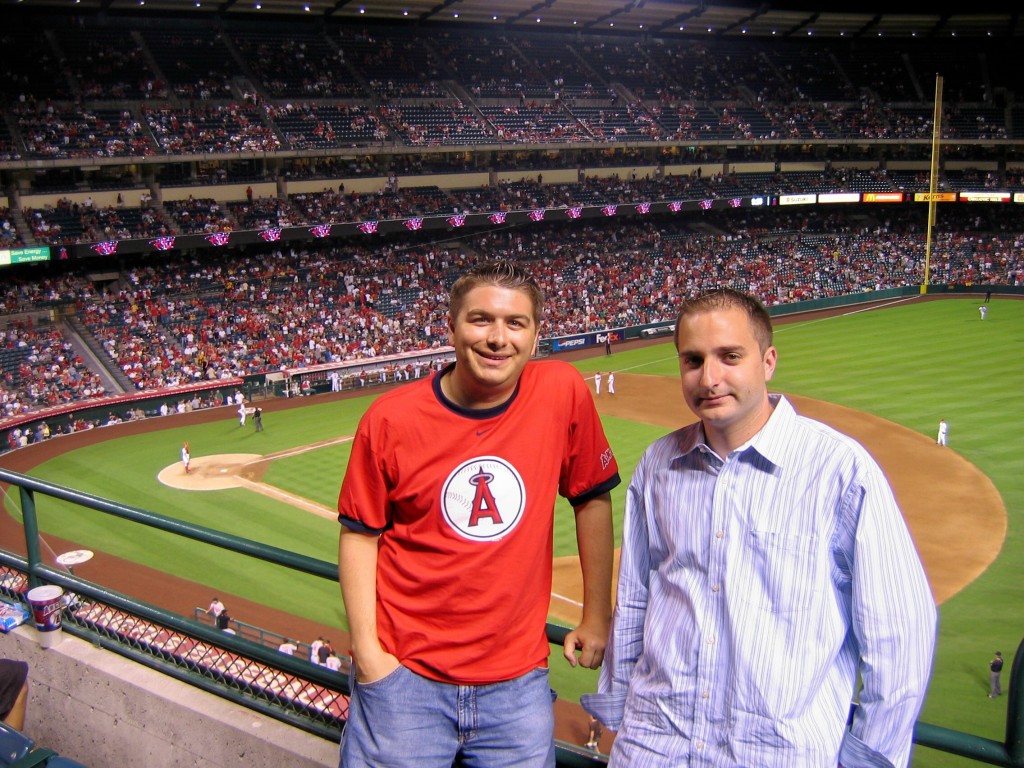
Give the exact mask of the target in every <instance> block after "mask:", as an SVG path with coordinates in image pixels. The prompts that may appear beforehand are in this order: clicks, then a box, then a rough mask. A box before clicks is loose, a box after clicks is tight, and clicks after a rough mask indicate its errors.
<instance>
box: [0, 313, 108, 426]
mask: <svg viewBox="0 0 1024 768" xmlns="http://www.w3.org/2000/svg"><path fill="white" fill-rule="evenodd" d="M0 345H2V348H0V360H2V361H3V362H2V373H0V376H2V380H0V381H2V392H0V401H2V413H3V415H4V416H5V417H6V416H19V415H21V414H24V413H28V412H30V411H35V410H39V409H40V408H47V407H52V406H57V405H64V404H67V403H70V402H74V401H79V400H89V399H92V398H96V397H101V396H102V395H104V394H105V393H106V391H107V390H106V388H105V387H104V385H103V381H102V377H101V376H100V374H99V373H97V372H96V371H94V370H92V369H91V368H90V367H89V366H88V365H87V364H86V363H85V361H84V360H83V359H82V357H81V356H80V355H79V354H77V353H76V352H75V350H74V347H73V346H72V344H71V342H70V341H69V340H68V339H67V338H65V336H64V334H63V333H62V332H61V330H60V328H59V327H57V326H49V327H46V328H42V327H37V326H34V325H33V324H32V323H31V322H30V321H26V320H18V321H13V322H11V323H9V324H8V326H7V328H6V329H4V330H3V331H2V332H0Z"/></svg>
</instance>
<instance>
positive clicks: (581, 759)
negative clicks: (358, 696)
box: [0, 469, 1024, 768]
mask: <svg viewBox="0 0 1024 768" xmlns="http://www.w3.org/2000/svg"><path fill="white" fill-rule="evenodd" d="M0 483H4V484H9V485H12V486H15V487H17V488H18V489H19V494H20V500H21V512H22V519H23V525H24V532H25V551H26V553H27V557H25V558H22V557H19V556H18V555H16V554H13V553H11V552H7V551H5V550H2V549H0V565H7V566H10V567H13V568H16V569H19V570H23V571H24V572H25V573H27V574H28V580H29V584H30V585H32V586H35V585H39V584H57V585H58V586H61V587H63V588H65V590H67V591H69V592H72V593H74V594H76V595H78V596H80V597H81V596H84V597H86V598H88V599H90V600H94V601H96V602H98V603H101V604H104V605H108V606H112V607H114V608H116V609H117V610H120V611H124V612H125V613H128V614H131V615H132V616H134V617H138V618H139V619H142V620H143V621H148V622H153V623H154V624H156V625H159V626H161V627H164V628H167V629H168V630H170V631H174V632H179V633H181V634H183V635H187V636H190V637H193V638H196V639H197V640H199V641H202V642H203V643H208V644H210V645H211V646H217V647H220V648H224V649H228V650H230V651H232V652H234V653H237V654H239V655H241V656H244V657H245V658H247V659H253V660H255V661H256V662H259V663H261V664H266V665H268V666H269V667H272V668H274V669H278V670H282V671H283V672H286V673H288V674H292V675H295V676H296V677H298V678H301V679H302V680H305V681H309V682H310V683H314V684H316V685H318V686H323V688H325V689H328V690H331V691H337V692H339V693H341V694H344V695H345V696H347V695H348V694H349V693H350V690H349V684H348V679H347V676H344V675H339V674H338V673H335V672H332V671H330V670H328V669H326V668H324V667H320V666H319V665H316V664H312V663H310V662H309V661H307V660H306V659H303V658H300V657H293V656H288V655H286V654H282V653H279V652H278V651H277V650H276V649H270V648H267V647H266V646H265V645H263V644H261V643H259V642H255V641H252V640H247V639H245V638H244V637H239V636H236V635H231V634H229V633H225V632H223V631H221V630H218V629H216V628H213V627H210V626H209V625H207V624H204V623H203V622H201V621H196V620H194V619H189V618H186V617H184V616H180V615H178V614H175V613H171V612H169V611H166V610H164V609H162V608H159V607H157V606H154V605H151V604H149V603H146V602H143V601H140V600H137V599H135V598H133V597H132V596H130V595H124V594H122V593H119V592H114V591H112V590H109V589H106V588H105V587H103V586H101V585H98V584H95V583H93V582H90V581H87V580H85V579H82V578H80V577H77V576H75V575H74V574H70V573H66V572H64V571H63V570H59V569H56V568H53V567H51V566H49V565H46V564H45V563H43V562H42V560H41V557H40V551H39V543H38V542H39V537H38V534H39V528H38V519H37V516H36V505H35V496H34V494H35V493H41V494H43V495H46V496H50V497H53V498H58V499H62V500H64V501H68V502H70V503H72V504H77V505H80V506H83V507H86V508H88V509H93V510H96V511H99V512H104V513H106V514H110V515H113V516H115V517H119V518H121V519H124V520H128V521H131V522H135V523H138V524H140V525H146V526H149V527H152V528H157V529H159V530H163V531H166V532H169V533H172V534H175V535H178V536H185V537H187V538H190V539H193V540H195V541H200V542H203V543H206V544H210V545H212V546H216V547H220V548H222V549H227V550H230V551H232V552H236V553H239V554H242V555H246V556H249V557H257V558H259V559H261V560H264V561H267V562H270V563H274V564H276V565H279V566H282V567H284V568H288V569H291V570H296V571H300V572H302V573H306V574H310V575H313V576H318V577H320V578H324V579H328V580H332V581H337V579H338V568H337V565H336V564H334V563H330V562H327V561H323V560H318V559H316V558H311V557H307V556H305V555H300V554H297V553H295V552H290V551H288V550H284V549H280V548H278V547H273V546H269V545H266V544H262V543H260V542H256V541H251V540H249V539H244V538H241V537H238V536H232V535H230V534H226V533H222V532H220V531H216V530H214V529H212V528H206V527H204V526H201V525H196V524H193V523H187V522H183V521H181V520H177V519H174V518H171V517H167V516H165V515H161V514H158V513H155V512H148V511H146V510H142V509H139V508H137V507H131V506H128V505H125V504H120V503H118V502H113V501H110V500H108V499H104V498H102V497H99V496H95V495H93V494H90V493H84V492H81V491H76V490H74V489H71V488H66V487H63V486H60V485H56V484H54V483H50V482H48V481H45V480H39V479H36V478H33V477H30V476H28V475H24V474H21V473H19V472H12V471H10V470H7V469H0ZM65 630H66V631H68V632H69V633H70V634H74V635H80V636H83V637H89V639H91V640H93V641H95V640H96V638H95V636H94V635H91V634H90V633H89V631H88V629H86V628H85V627H83V626H81V625H79V624H76V623H75V622H73V621H72V622H68V623H67V624H65ZM568 632H569V629H568V628H566V627H562V626H558V625H556V624H551V623H548V624H547V637H548V641H549V642H551V643H552V644H555V645H562V644H563V643H564V640H565V637H566V635H567V634H568ZM100 643H101V645H103V646H104V647H107V648H109V649H110V650H114V651H116V652H118V653H122V654H124V655H126V656H129V657H131V658H134V659H136V660H138V661H140V662H141V663H144V664H148V665H150V666H153V667H155V668H158V669H161V670H162V671H165V672H168V673H169V674H175V675H176V676H178V677H179V678H181V679H187V680H188V682H191V683H192V684H194V685H198V686H199V687H202V688H205V689H207V690H211V691H213V692H215V693H217V694H218V695H221V696H225V697H226V698H230V699H233V700H235V701H238V702H239V703H241V704H243V705H245V706H250V707H252V708H254V709H258V710H260V711H264V712H266V713H268V714H270V715H271V716H275V717H278V718H279V719H282V720H284V721H286V722H289V723H292V724H293V725H296V726H297V727H300V728H303V729H304V730H308V731H310V732H313V733H318V734H320V735H322V736H324V737H325V738H335V739H337V738H338V737H339V736H340V728H339V729H332V728H331V727H329V726H325V725H324V724H322V723H320V724H317V723H311V722H307V721H304V720H303V719H302V718H301V717H300V716H298V715H296V714H295V713H294V712H287V711H286V712H282V711H281V709H280V708H279V707H274V706H271V705H268V704H264V703H261V702H259V701H258V700H256V701H254V700H252V699H250V698H247V697H246V696H244V695H242V693H240V692H239V691H237V690H234V691H232V690H230V689H228V688H225V687H223V686H218V685H215V684H214V683H213V682H211V681H210V680H209V679H203V678H201V677H199V678H197V677H196V676H195V674H194V672H195V670H190V672H191V673H192V675H191V676H189V675H185V674H184V673H182V672H181V671H180V670H173V669H169V668H168V666H167V665H166V664H163V663H160V662H159V661H154V659H153V658H152V657H150V656H146V655H145V654H143V653H140V652H139V649H138V648H137V647H135V648H133V647H131V646H129V645H121V644H119V643H117V642H116V641H114V640H113V639H111V638H109V637H107V638H103V639H101V641H100ZM1022 690H1024V640H1022V641H1021V644H1020V646H1019V647H1018V649H1017V653H1016V655H1015V656H1014V660H1013V665H1012V668H1011V670H1010V675H1009V681H1008V692H1007V696H1008V700H1007V719H1006V736H1005V740H1004V741H1003V742H1001V743H1000V742H998V741H995V740H993V739H988V738H984V737H982V736H978V735H975V734H971V733H966V732H963V731H958V730H955V729H950V728H945V727H942V726H937V725H931V724H929V723H922V722H920V721H919V722H918V723H917V724H916V725H915V728H914V742H915V743H916V744H918V745H920V746H924V747H929V748H932V749H936V750H939V751H942V752H948V753H951V754H955V755H960V756H962V757H966V758H969V759H971V760H975V761H978V762H983V763H988V764H990V765H998V766H1005V768H1024V699H1022V697H1021V695H1020V692H1021V691H1022ZM556 756H557V761H558V765H559V766H571V767H572V768H577V767H579V766H593V765H595V764H598V765H599V764H604V763H605V762H606V760H607V758H606V757H605V756H603V755H598V754H595V753H592V752H589V751H587V750H582V749H580V748H578V747H575V746H573V745H569V744H563V743H561V742H557V743H556Z"/></svg>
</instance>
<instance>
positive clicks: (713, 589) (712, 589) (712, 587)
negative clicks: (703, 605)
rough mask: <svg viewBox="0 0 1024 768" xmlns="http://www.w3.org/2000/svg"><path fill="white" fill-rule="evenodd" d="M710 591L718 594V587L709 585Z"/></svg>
mask: <svg viewBox="0 0 1024 768" xmlns="http://www.w3.org/2000/svg"><path fill="white" fill-rule="evenodd" d="M711 591H712V592H718V585H717V584H712V585H711Z"/></svg>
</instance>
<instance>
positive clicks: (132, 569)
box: [0, 297, 1024, 768]
mask: <svg viewBox="0 0 1024 768" xmlns="http://www.w3.org/2000/svg"><path fill="white" fill-rule="evenodd" d="M978 304H979V299H978V298H977V297H967V298H944V299H942V300H940V301H929V300H923V299H922V298H919V297H910V298H904V299H900V300H894V301H892V302H889V303H888V304H886V305H884V306H875V307H872V308H870V309H868V308H861V309H856V308H849V309H847V310H844V312H843V313H842V314H838V315H829V316H824V315H820V316H818V315H816V316H804V317H799V316H798V317H794V318H788V319H786V320H785V322H780V324H779V325H778V326H777V328H776V346H777V347H778V349H779V365H778V370H777V372H776V376H775V380H774V382H773V383H772V387H771V388H772V389H773V390H774V391H779V392H784V393H786V394H787V395H790V396H791V397H792V399H793V400H794V403H795V404H796V406H797V409H798V410H800V411H801V412H803V413H806V414H807V415H810V416H813V417H815V418H818V419H820V420H822V421H825V422H827V423H830V424H832V425H834V426H836V427H837V428H840V429H842V430H843V431H846V432H848V433H850V434H852V435H854V436H855V437H857V438H858V439H859V440H860V441H861V442H862V443H864V444H865V445H866V446H867V447H868V449H869V450H870V451H871V452H872V453H873V454H874V455H875V457H876V458H877V459H878V460H879V462H880V463H881V464H882V466H883V468H884V469H885V471H886V473H887V475H888V476H889V478H890V480H891V482H892V484H893V487H894V489H895V491H896V495H897V498H898V499H899V501H900V504H901V506H902V507H903V509H904V513H905V515H906V517H907V519H908V522H909V524H910V527H911V531H912V533H913V535H914V538H915V541H916V542H917V545H918V548H919V550H920V551H921V554H922V558H923V559H924V562H925V566H926V569H927V571H928V575H929V579H930V581H931V583H932V587H933V591H934V592H935V597H936V600H937V601H938V602H939V603H940V604H941V609H940V638H939V646H938V651H937V655H936V665H935V672H934V674H933V678H932V683H931V687H930V690H929V696H928V701H927V703H926V706H925V710H924V713H923V715H922V719H923V720H925V721H927V722H930V723H934V724H937V725H943V726H946V727H949V728H954V729H957V730H961V731H966V732H970V733H974V734H977V735H981V736H985V737H987V738H993V739H997V740H1002V738H1003V736H1004V725H1005V706H1006V697H1003V698H1001V699H997V700H990V699H988V698H987V695H986V694H987V692H988V667H987V662H988V659H990V658H991V656H992V655H993V653H994V651H996V650H1002V651H1003V654H1004V656H1005V657H1006V658H1007V661H1008V662H1012V656H1013V653H1014V651H1015V650H1016V647H1017V645H1018V643H1019V642H1020V640H1021V637H1022V635H1024V614H1022V612H1021V610H1020V606H1021V605H1022V604H1024V581H1022V579H1021V578H1020V565H1019V563H1020V562H1021V560H1022V556H1024V540H1022V538H1021V534H1020V528H1021V522H1022V516H1024V473H1021V471H1020V466H1021V454H1022V451H1024V440H1022V439H1021V437H1020V430H1021V428H1022V425H1024V301H1015V300H1010V299H998V298H997V299H994V300H993V301H992V302H991V304H990V311H989V313H988V317H987V319H986V320H984V321H982V320H980V318H979V312H978ZM598 354H600V356H598V357H591V358H585V359H581V360H577V361H575V363H576V365H577V366H578V367H579V368H580V370H581V371H582V372H583V373H584V375H585V376H587V377H588V378H592V377H593V373H594V372H595V371H599V370H600V371H605V372H607V371H608V370H614V371H615V372H616V394H615V395H609V394H607V392H602V394H601V395H599V396H596V400H597V403H598V408H599V410H600V412H601V414H602V418H603V420H604V423H605V428H606V430H607V432H608V435H609V438H610V439H611V442H612V446H613V448H614V450H615V452H616V455H617V458H618V461H619V464H620V468H621V469H622V473H623V478H624V480H625V481H628V478H629V476H630V473H631V472H632V469H633V466H634V465H635V463H636V461H637V460H638V459H639V457H640V454H641V453H642V452H643V449H644V448H645V447H646V446H647V445H648V444H649V443H650V442H652V441H653V440H654V439H655V438H657V437H659V436H661V435H662V434H664V433H665V432H666V431H668V430H670V429H673V428H675V427H677V426H680V425H682V424H684V423H686V422H687V421H689V420H690V416H689V414H688V412H687V411H686V408H685V406H684V404H683V403H682V398H681V395H680V393H679V386H678V380H677V377H678V370H677V365H676V358H675V355H674V353H673V350H672V347H671V343H670V342H665V343H657V344H653V345H644V346H633V347H629V346H627V347H623V348H618V349H616V351H615V353H614V354H613V355H612V356H611V357H605V356H604V355H603V354H601V352H600V351H598ZM372 396H373V395H370V396H367V397H356V398H352V397H348V398H340V397H336V396H331V395H323V396H317V397H311V398H298V399H296V400H291V401H283V400H282V401H275V400H268V401H265V402H263V403H261V404H260V405H261V406H262V407H263V409H264V417H263V423H264V426H265V430H264V431H263V432H259V433H257V432H255V431H254V429H253V427H252V424H251V420H250V421H249V423H247V424H246V425H245V426H244V427H242V426H239V424H238V416H237V414H236V413H235V411H234V410H233V409H230V408H227V407H225V408H218V409H214V410H211V411H204V412H196V413H192V414H184V415H181V416H168V417H164V418H162V419H149V420H146V421H144V422H138V423H132V424H125V425H121V426H118V427H112V428H101V429H97V430H92V431H91V432H89V433H80V434H77V435H73V436H70V437H66V438H60V439H55V440H51V441H48V442H47V443H44V444H41V445H38V446H30V447H29V448H28V449H25V450H23V451H20V452H17V453H14V454H8V455H5V456H4V457H2V458H0V465H2V466H4V467H6V468H9V469H13V470H16V471H24V472H28V473H29V474H32V475H33V476H36V477H39V478H42V479H46V480H49V481H52V482H55V483H58V484H60V485H63V486H67V487H71V488H75V489H79V490H82V491H87V492H90V493H94V494H97V495H100V496H103V497H106V498H110V499H113V500H116V501H119V502H123V503H127V504H131V505H133V506H136V507H139V508H142V509H146V510H151V511H154V512H159V513H162V514H166V515H172V516H174V517H177V518H180V519H183V520H187V521H190V522H194V523H197V524H201V525H204V526H207V527H210V528H214V529H217V530H221V531H224V532H227V533H231V534H234V535H237V536H241V537H244V538H247V539H252V540H255V541H259V542H265V543H268V544H273V545H274V546H277V547H281V548H285V549H289V550H292V551H295V552H299V553H302V554H304V555H308V556H311V557H316V558H319V559H322V560H327V561H331V562H334V561H335V560H336V557H337V522H336V521H335V519H334V513H333V511H332V510H333V507H334V503H335V501H336V498H337V493H338V487H339V484H340V481H341V477H342V474H343V472H344V468H345V463H346V461H347V457H348V451H349V444H350V443H349V440H348V438H349V437H350V436H351V435H352V434H353V432H354V430H355V427H356V424H357V422H358V419H359V416H360V415H361V413H362V412H363V411H364V410H365V408H366V405H367V403H368V402H369V399H370V397H372ZM940 418H945V419H946V420H947V421H948V422H949V424H950V431H949V447H948V448H941V447H939V446H937V445H936V444H935V433H936V429H937V426H938V422H939V419H940ZM186 440H187V441H188V442H189V443H190V445H191V449H192V457H193V460H192V472H191V473H190V474H189V475H187V476H186V475H185V474H184V472H183V469H182V467H181V465H180V462H179V461H178V456H179V449H180V447H181V444H182V443H183V442H184V441H186ZM624 491H625V483H624V484H623V485H622V486H620V488H619V489H617V491H616V492H615V493H614V494H613V500H614V504H615V512H616V532H617V533H619V531H620V523H621V512H622V502H623V497H624ZM37 503H38V505H39V514H40V527H41V530H42V531H43V536H44V539H45V547H44V552H47V553H48V554H49V555H50V556H51V557H52V556H53V555H54V554H55V553H59V552H61V551H65V550H66V549H68V548H78V547H87V548H89V549H92V550H94V551H95V552H96V553H97V555H96V557H95V558H94V559H93V560H91V561H90V562H88V563H86V564H84V565H82V566H80V567H78V568H76V573H78V574H79V575H81V576H84V577H85V578H89V579H92V580H95V581H97V582H99V583H101V584H104V585H107V586H109V587H111V588H114V589H117V590H120V591H123V592H127V593H129V594H132V595H134V596H136V597H138V598H140V599H143V600H146V601H148V602H151V603H153V604H156V605H160V606H162V607H165V608H167V609H169V610H173V611H176V612H179V613H184V614H190V613H191V612H192V610H193V608H194V607H197V606H205V605H206V604H207V603H208V602H209V599H210V597H211V596H212V595H213V594H218V595H219V596H220V597H221V599H222V600H224V602H225V603H226V604H227V605H228V608H229V609H230V611H231V613H232V615H233V616H234V617H235V618H236V619H239V620H242V621H245V622H248V623H251V624H256V625H259V626H263V627H265V628H267V629H270V630H272V631H275V632H280V633H282V634H287V635H291V636H294V637H296V638H297V639H299V640H305V641H309V640H312V639H314V638H315V637H316V636H317V635H325V636H328V637H331V638H332V639H333V641H334V644H335V646H336V647H338V648H339V649H344V648H345V647H346V646H345V638H344V629H345V626H346V624H345V617H344V615H343V611H342V606H341V600H340V596H339V592H338V588H337V584H334V583H330V582H326V581H324V580H321V579H316V578H313V577H304V576H300V575H296V574H294V573H290V572H286V571H283V570H281V569H278V568H275V567H274V566H271V565H268V564H265V563H263V562H260V561H257V560H253V559H248V558H243V557H241V556H236V555H233V554H230V553H223V552H220V551H218V550H214V549H212V548H211V547H208V546H206V545H203V544H199V543H195V542H191V541H187V540H184V539H177V538H174V537H171V536H169V535H167V534H164V533H161V532H158V531H153V530H149V529H143V528H141V527H139V526H135V525H130V524H128V523H124V522H121V521H115V520H113V519H111V518H109V517H105V516H101V515H99V514H97V513H92V512H90V511H88V510H84V509H82V508H79V507H72V506H70V505H66V504H64V503H62V502H59V501H56V500H52V499H48V498H40V499H38V500H37ZM6 510H7V514H6V515H4V516H3V517H4V523H3V525H0V533H2V534H3V541H4V546H5V547H8V546H10V547H11V548H15V549H20V548H21V546H20V545H18V544H16V541H17V539H16V536H18V535H20V529H19V526H18V525H17V523H18V522H19V521H20V513H19V512H18V506H17V501H16V499H10V498H9V499H8V500H7V505H6ZM571 519H572V513H571V510H570V509H569V507H568V505H565V504H564V503H562V504H561V505H560V506H559V507H558V509H557V510H556V533H555V554H556V557H557V558H558V561H557V563H556V567H555V579H554V587H553V594H552V602H551V616H552V619H553V620H557V621H561V622H564V623H569V622H571V621H572V620H573V618H574V616H576V615H577V612H578V599H579V595H580V587H579V575H578V563H577V561H576V560H575V535H574V531H573V527H572V521H571ZM510 577H511V578H514V574H510ZM510 631H515V628H510ZM1007 670H1009V666H1007ZM552 680H553V685H554V687H555V688H556V689H557V690H558V692H559V695H560V704H559V706H560V718H562V719H563V720H564V719H565V718H569V719H572V718H573V715H574V712H578V709H577V708H575V705H574V704H573V702H575V701H576V700H577V699H578V696H579V694H580V693H583V692H586V691H588V690H592V689H593V687H594V684H595V682H596V674H595V673H590V672H581V671H578V670H570V669H569V668H568V666H567V665H566V664H565V663H564V661H562V660H561V659H559V658H553V661H552ZM577 721H578V722H577ZM584 732H585V719H584V718H583V717H582V716H580V717H577V718H576V720H575V721H573V722H570V723H569V724H568V725H565V724H564V723H563V724H562V725H560V733H559V736H560V738H566V739H568V740H573V741H577V743H579V738H577V736H579V737H582V735H584ZM915 765H917V766H938V767H939V768H942V767H943V766H967V765H973V764H972V763H970V762H969V761H966V760H964V759H962V758H956V757H953V756H949V755H944V754H940V753H935V752H932V751H931V750H925V749H918V750H917V754H916V757H915Z"/></svg>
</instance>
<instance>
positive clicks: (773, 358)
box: [764, 347, 779, 381]
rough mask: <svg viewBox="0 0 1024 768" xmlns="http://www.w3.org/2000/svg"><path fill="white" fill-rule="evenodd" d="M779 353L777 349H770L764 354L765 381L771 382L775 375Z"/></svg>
mask: <svg viewBox="0 0 1024 768" xmlns="http://www.w3.org/2000/svg"><path fill="white" fill-rule="evenodd" d="M778 359H779V353H778V352H777V351H776V349H775V347H768V349H767V350H765V353H764V380H765V381H771V380H772V376H774V375H775V363H776V362H778Z"/></svg>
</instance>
